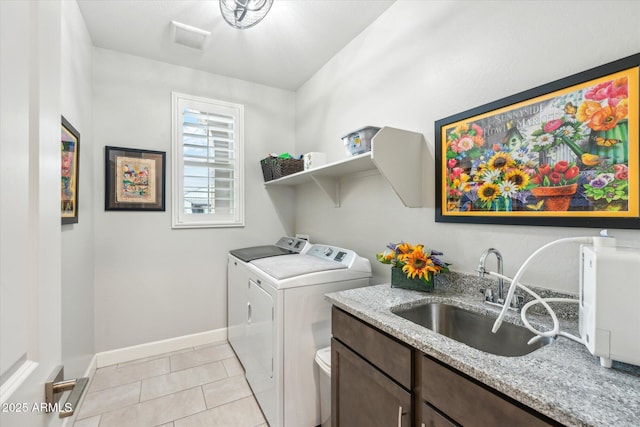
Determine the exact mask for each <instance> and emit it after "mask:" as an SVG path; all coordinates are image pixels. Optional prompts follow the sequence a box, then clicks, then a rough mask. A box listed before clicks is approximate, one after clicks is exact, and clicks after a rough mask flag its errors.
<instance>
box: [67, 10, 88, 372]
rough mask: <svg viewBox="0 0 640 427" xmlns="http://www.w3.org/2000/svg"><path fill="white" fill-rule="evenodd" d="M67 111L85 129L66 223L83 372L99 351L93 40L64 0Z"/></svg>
mask: <svg viewBox="0 0 640 427" xmlns="http://www.w3.org/2000/svg"><path fill="white" fill-rule="evenodd" d="M61 93H62V94H63V96H62V105H61V111H62V115H63V116H64V117H65V119H67V120H68V121H69V122H70V123H71V124H72V125H73V127H75V128H76V129H77V130H78V132H80V168H79V172H80V177H79V192H78V202H79V210H78V223H77V224H68V225H63V226H62V361H63V363H64V365H65V374H66V376H67V377H68V378H73V377H78V376H82V375H83V374H84V373H85V370H86V368H87V366H88V365H89V362H90V361H91V358H92V357H93V355H94V354H95V347H94V344H95V342H94V341H95V339H94V335H95V322H94V283H93V273H94V263H93V242H94V240H93V233H94V220H93V194H94V188H93V187H94V186H93V45H92V43H91V38H90V37H89V33H88V31H87V28H86V26H85V23H84V20H83V18H82V15H81V14H80V9H79V8H78V4H77V3H76V2H75V1H73V2H71V1H65V2H62V50H61Z"/></svg>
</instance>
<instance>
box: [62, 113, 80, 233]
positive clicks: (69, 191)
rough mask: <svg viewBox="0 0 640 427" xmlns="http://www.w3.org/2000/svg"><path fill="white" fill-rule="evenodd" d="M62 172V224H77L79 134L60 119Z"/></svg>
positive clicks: (65, 121)
mask: <svg viewBox="0 0 640 427" xmlns="http://www.w3.org/2000/svg"><path fill="white" fill-rule="evenodd" d="M60 141H61V148H62V170H61V174H60V177H61V183H60V184H61V185H60V216H61V219H62V224H75V223H77V222H78V180H79V175H78V167H79V166H80V133H79V132H78V131H77V130H76V128H74V127H73V126H72V125H71V123H69V122H68V121H67V120H66V119H65V118H64V117H62V125H61V137H60Z"/></svg>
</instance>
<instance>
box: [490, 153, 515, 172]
mask: <svg viewBox="0 0 640 427" xmlns="http://www.w3.org/2000/svg"><path fill="white" fill-rule="evenodd" d="M515 165H516V162H515V161H514V160H513V158H512V157H511V155H510V154H509V153H506V152H504V151H498V152H497V153H496V154H494V155H493V156H491V158H490V159H489V162H487V166H488V167H489V169H491V170H497V169H500V170H502V171H506V170H507V169H509V168H512V167H514V166H515Z"/></svg>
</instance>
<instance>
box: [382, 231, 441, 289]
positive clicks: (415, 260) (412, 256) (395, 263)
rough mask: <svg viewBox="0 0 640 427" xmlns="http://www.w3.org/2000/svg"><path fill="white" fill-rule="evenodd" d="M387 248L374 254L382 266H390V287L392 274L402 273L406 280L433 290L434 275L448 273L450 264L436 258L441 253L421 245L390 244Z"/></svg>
mask: <svg viewBox="0 0 640 427" xmlns="http://www.w3.org/2000/svg"><path fill="white" fill-rule="evenodd" d="M387 248H388V249H387V250H386V251H384V252H380V253H378V254H376V259H377V260H378V261H379V262H381V263H383V264H391V266H392V285H393V276H394V272H402V275H403V276H404V277H406V279H416V280H419V281H422V282H424V285H426V286H427V287H428V288H433V276H434V275H436V274H439V273H448V272H449V265H450V264H449V263H446V262H444V261H442V260H440V259H439V258H437V257H438V256H440V255H442V252H439V251H435V250H432V249H429V248H425V247H424V245H422V244H419V245H415V246H414V245H412V244H410V243H405V242H400V243H390V244H389V245H387ZM403 287H404V286H403Z"/></svg>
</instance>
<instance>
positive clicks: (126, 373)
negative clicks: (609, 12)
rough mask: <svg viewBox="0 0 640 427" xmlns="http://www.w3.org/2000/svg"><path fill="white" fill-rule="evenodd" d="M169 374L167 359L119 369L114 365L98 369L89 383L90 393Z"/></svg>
mask: <svg viewBox="0 0 640 427" xmlns="http://www.w3.org/2000/svg"><path fill="white" fill-rule="evenodd" d="M169 372H170V366H169V358H166V357H165V358H163V359H156V360H151V361H148V362H142V363H136V364H133V365H128V366H124V367H122V368H119V367H118V366H116V365H113V366H107V367H105V368H100V369H98V370H97V371H96V374H95V376H94V378H93V381H92V382H91V387H90V389H89V391H90V392H93V391H99V390H104V389H106V388H111V387H117V386H121V385H124V384H130V383H133V382H137V381H140V380H143V379H145V378H151V377H155V376H158V375H164V374H168V373H169Z"/></svg>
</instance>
